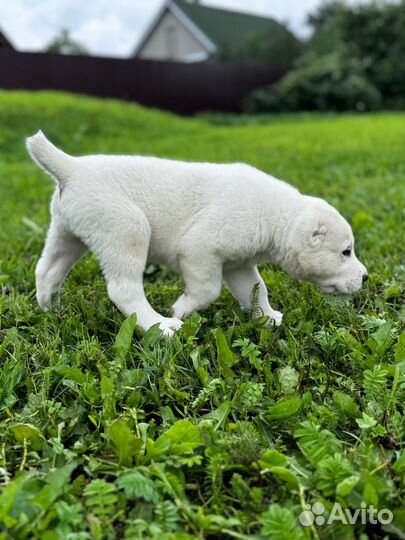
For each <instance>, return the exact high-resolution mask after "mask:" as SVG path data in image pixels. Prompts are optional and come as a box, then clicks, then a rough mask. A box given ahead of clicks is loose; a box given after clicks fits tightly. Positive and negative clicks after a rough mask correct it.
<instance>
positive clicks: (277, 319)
mask: <svg viewBox="0 0 405 540" xmlns="http://www.w3.org/2000/svg"><path fill="white" fill-rule="evenodd" d="M266 315H268V316H269V317H270V319H269V321H268V323H267V324H268V325H269V326H271V325H274V326H280V324H281V322H282V320H283V314H282V313H281V311H272V312H271V313H266Z"/></svg>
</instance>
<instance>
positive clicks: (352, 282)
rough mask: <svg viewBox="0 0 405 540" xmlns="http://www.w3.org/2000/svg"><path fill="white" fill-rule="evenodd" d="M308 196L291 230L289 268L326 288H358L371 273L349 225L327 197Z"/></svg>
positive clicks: (287, 259)
mask: <svg viewBox="0 0 405 540" xmlns="http://www.w3.org/2000/svg"><path fill="white" fill-rule="evenodd" d="M305 199H306V205H307V206H306V207H305V208H304V210H302V212H300V213H299V214H298V215H297V217H296V218H295V220H294V223H293V225H292V227H291V230H290V234H289V239H288V249H289V252H288V255H287V257H286V263H287V264H286V270H287V271H288V272H289V273H291V274H292V275H293V276H294V277H297V278H298V279H304V280H306V281H312V282H313V283H316V284H317V285H318V287H319V288H320V289H322V290H323V291H325V292H340V293H352V292H355V291H358V290H359V289H360V288H361V286H362V284H363V282H364V281H366V280H367V278H368V274H367V269H366V267H365V266H364V265H363V264H362V263H361V262H360V261H359V260H358V259H357V257H356V255H355V253H354V238H353V233H352V229H351V227H350V225H349V224H348V223H347V221H346V220H345V219H344V218H343V217H342V216H341V215H340V214H339V212H338V211H337V210H336V209H335V208H333V207H332V206H330V205H329V204H328V203H326V202H325V201H323V200H321V199H317V198H314V197H305Z"/></svg>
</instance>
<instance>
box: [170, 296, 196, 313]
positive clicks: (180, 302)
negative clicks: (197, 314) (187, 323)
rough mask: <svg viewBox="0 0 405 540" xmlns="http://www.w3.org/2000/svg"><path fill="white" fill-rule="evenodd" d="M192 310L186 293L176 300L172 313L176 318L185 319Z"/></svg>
mask: <svg viewBox="0 0 405 540" xmlns="http://www.w3.org/2000/svg"><path fill="white" fill-rule="evenodd" d="M191 311H192V309H190V306H189V303H188V300H187V298H186V296H185V295H184V294H182V295H181V296H180V297H179V298H178V299H177V300H176V302H175V303H174V304H173V307H172V314H173V317H175V318H176V319H185V318H186V317H187V315H188V314H189V313H190V312H191Z"/></svg>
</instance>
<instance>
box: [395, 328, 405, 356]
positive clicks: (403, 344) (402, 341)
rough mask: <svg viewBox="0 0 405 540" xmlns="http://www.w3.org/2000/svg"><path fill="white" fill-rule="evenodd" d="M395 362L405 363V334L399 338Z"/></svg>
mask: <svg viewBox="0 0 405 540" xmlns="http://www.w3.org/2000/svg"><path fill="white" fill-rule="evenodd" d="M395 361H396V362H404V361H405V332H402V334H401V335H400V336H399V338H398V343H397V346H396V347H395Z"/></svg>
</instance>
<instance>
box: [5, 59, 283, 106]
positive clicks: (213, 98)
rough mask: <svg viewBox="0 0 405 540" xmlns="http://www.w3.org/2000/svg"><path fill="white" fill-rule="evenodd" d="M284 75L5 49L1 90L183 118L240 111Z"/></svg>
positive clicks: (262, 69)
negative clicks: (131, 104)
mask: <svg viewBox="0 0 405 540" xmlns="http://www.w3.org/2000/svg"><path fill="white" fill-rule="evenodd" d="M284 73H285V70H283V69H274V68H271V67H267V66H261V65H254V64H233V63H222V62H221V63H219V62H211V61H210V62H203V63H197V64H182V63H177V62H157V61H150V60H138V59H125V60H121V59H116V58H97V57H91V56H63V55H57V54H42V53H18V52H15V51H10V50H0V88H6V89H17V88H18V89H26V90H43V89H52V90H65V91H67V92H77V93H82V94H90V95H93V96H100V97H114V98H119V99H126V100H131V101H137V102H138V103H141V104H143V105H146V106H150V107H157V108H160V109H167V110H170V111H174V112H177V113H181V114H193V113H195V112H197V111H203V110H216V111H218V110H220V111H235V112H237V111H240V109H241V104H242V101H243V98H244V97H246V95H247V94H248V93H249V92H250V91H251V90H253V89H255V88H258V87H260V86H265V85H270V84H272V83H274V82H275V81H277V80H278V79H280V78H281V77H282V76H283V75H284Z"/></svg>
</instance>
